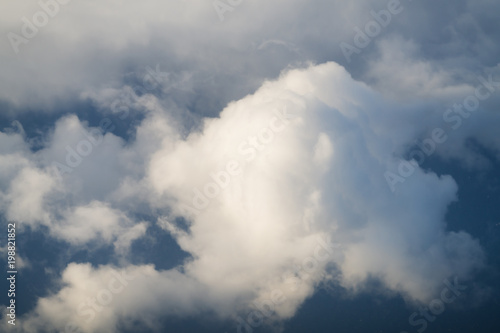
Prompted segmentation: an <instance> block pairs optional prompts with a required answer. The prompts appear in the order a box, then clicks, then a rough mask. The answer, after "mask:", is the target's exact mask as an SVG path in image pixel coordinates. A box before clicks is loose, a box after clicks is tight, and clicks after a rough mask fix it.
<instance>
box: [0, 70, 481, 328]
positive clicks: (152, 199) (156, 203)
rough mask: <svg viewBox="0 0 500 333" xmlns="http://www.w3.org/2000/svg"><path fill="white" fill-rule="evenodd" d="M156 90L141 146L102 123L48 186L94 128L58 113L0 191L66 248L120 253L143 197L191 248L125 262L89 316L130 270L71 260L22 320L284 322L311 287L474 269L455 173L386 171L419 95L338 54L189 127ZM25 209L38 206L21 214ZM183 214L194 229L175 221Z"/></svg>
mask: <svg viewBox="0 0 500 333" xmlns="http://www.w3.org/2000/svg"><path fill="white" fill-rule="evenodd" d="M151 101H153V102H154V97H152V96H150V97H149V99H143V103H145V104H148V103H149V104H150V107H149V108H148V111H147V112H146V114H147V116H146V118H145V119H144V120H143V122H142V123H141V125H140V126H139V127H138V129H137V135H136V137H135V141H134V142H131V143H129V144H127V145H126V146H125V145H124V144H123V143H122V142H121V141H120V139H119V138H117V137H115V136H114V135H112V134H110V133H108V134H106V135H105V136H104V137H102V138H101V139H102V143H100V145H99V146H96V147H94V148H93V149H95V150H94V151H93V152H92V154H89V155H88V156H87V157H85V160H84V161H82V162H81V163H87V166H86V167H84V168H81V169H82V170H81V172H80V170H79V168H80V167H74V168H73V169H74V171H73V172H71V173H67V174H64V175H63V177H62V180H60V181H61V182H62V183H59V185H57V186H59V187H56V185H53V184H56V182H57V181H58V180H57V177H56V175H54V173H53V172H52V173H51V172H49V171H48V170H50V166H52V165H53V164H51V162H50V161H54V160H57V161H63V160H64V155H65V154H67V150H65V147H66V145H69V146H75V147H76V146H78V143H79V142H80V141H81V140H84V139H85V135H84V134H81V133H79V132H81V131H82V130H84V131H90V130H91V129H90V128H88V127H86V126H85V124H81V123H80V121H79V120H78V119H77V118H76V117H70V118H64V119H62V120H60V121H59V122H58V123H57V125H56V128H55V130H54V134H53V135H52V137H51V141H50V142H48V143H47V147H46V148H45V149H42V150H41V151H39V152H37V153H36V157H32V159H36V158H38V160H40V161H42V160H43V161H45V162H43V163H45V164H43V163H42V162H40V163H42V165H45V167H44V168H43V169H42V168H41V169H36V168H35V169H34V168H33V167H29V166H26V167H25V168H24V169H22V171H20V173H19V174H18V175H22V174H23V173H24V174H25V176H24V177H23V178H22V179H23V182H24V183H25V184H24V183H23V184H24V185H23V186H21V185H22V183H21V182H17V183H16V184H13V185H11V186H10V187H9V186H8V187H6V189H5V190H4V191H5V194H4V195H5V196H6V197H7V198H17V199H16V200H15V204H14V201H9V202H11V203H10V204H7V205H6V207H5V209H7V211H8V212H13V213H11V214H14V213H15V214H17V215H15V216H16V218H18V219H19V222H21V223H22V222H27V223H34V222H33V221H35V220H37V221H39V220H40V221H42V222H40V223H43V224H45V225H48V226H49V227H50V228H53V229H52V230H53V232H52V233H53V235H54V236H55V237H59V238H62V239H65V240H67V241H68V242H71V243H72V244H74V245H79V244H80V245H81V244H84V243H85V242H87V241H89V240H92V239H100V240H101V241H103V242H108V243H109V242H114V244H115V247H116V249H117V252H118V253H126V251H125V250H123V249H126V248H128V246H130V244H131V242H132V241H133V239H136V238H137V237H141V236H142V235H143V234H144V232H145V228H146V226H145V224H138V222H140V221H137V222H135V221H132V219H131V218H129V217H127V216H131V215H133V213H134V212H136V211H135V209H139V210H140V209H144V207H150V208H153V209H154V210H155V211H156V212H160V216H158V220H157V221H155V222H157V223H158V224H159V225H160V226H161V227H162V228H163V229H164V230H166V231H167V232H170V233H171V234H172V235H173V236H174V238H175V239H176V240H177V242H178V244H179V246H180V247H181V248H182V249H183V250H184V251H186V252H188V253H189V254H190V255H191V258H190V259H189V260H187V261H186V262H184V264H183V265H182V267H178V268H174V269H171V270H163V271H160V270H156V269H155V268H154V267H153V266H132V265H128V269H130V270H132V271H134V272H136V273H137V274H139V275H141V278H140V282H138V281H135V280H134V281H131V282H130V283H129V284H130V286H129V287H128V288H125V289H124V291H123V292H121V293H117V294H116V295H114V296H113V303H112V304H111V305H109V306H106V307H104V310H102V311H95V312H96V313H95V318H93V319H92V320H87V319H88V318H87V317H86V316H85V315H81V313H80V314H78V307H79V306H81V304H82V302H84V303H83V304H86V303H85V302H87V301H88V300H85V298H86V297H92V295H97V294H99V292H100V290H102V289H103V288H104V289H106V288H107V287H106V285H107V283H109V281H108V280H106V278H105V276H106V275H109V274H111V273H110V272H111V271H116V270H121V269H125V268H113V267H111V266H101V267H98V268H91V267H90V266H88V265H84V264H78V265H77V264H70V265H69V266H68V267H67V268H66V270H65V272H64V274H63V277H62V285H61V290H60V291H59V292H58V293H57V294H54V295H52V296H48V297H45V298H41V299H40V300H39V302H38V304H37V307H36V308H35V309H34V310H33V312H32V313H30V314H28V315H26V316H25V318H24V319H23V321H24V322H25V324H23V325H24V326H22V330H25V331H34V330H35V327H55V328H57V329H63V328H64V326H65V325H66V324H67V323H69V322H75V323H76V324H77V325H78V326H79V327H80V328H81V329H82V330H84V331H85V332H94V331H113V330H116V329H117V326H116V325H118V324H120V323H121V324H125V325H127V324H130V323H131V322H133V320H134V319H137V320H140V319H141V318H142V319H144V317H143V316H144V314H145V313H148V314H149V315H148V317H147V320H146V319H144V320H145V321H147V322H148V323H149V324H151V323H154V320H153V319H154V318H156V315H158V316H159V315H165V314H167V315H190V314H199V313H203V312H204V311H206V309H211V311H213V312H214V313H216V314H217V315H219V316H222V317H224V318H227V317H232V316H234V315H236V314H243V315H244V316H246V314H247V313H248V311H249V309H251V308H252V306H257V308H258V307H259V306H260V307H261V308H262V306H263V304H264V305H266V304H267V306H268V308H269V306H272V309H273V310H274V311H275V312H276V317H274V318H275V319H284V318H289V317H291V316H293V314H294V313H295V312H296V311H297V309H298V307H299V306H300V305H301V304H302V303H303V302H304V300H306V299H307V298H308V297H310V296H311V295H312V294H313V292H314V290H315V287H316V286H317V285H318V284H319V283H321V282H328V283H336V284H340V285H341V286H343V287H345V288H347V289H349V290H353V291H355V290H357V289H359V288H363V287H364V282H365V281H366V279H367V278H368V277H377V278H379V279H380V280H381V281H382V282H383V284H384V285H385V286H386V287H387V288H388V289H389V290H392V291H395V292H398V293H400V294H402V295H403V296H405V297H407V298H408V299H409V300H416V301H427V300H429V298H430V297H432V295H434V293H435V292H436V290H437V289H438V288H439V287H440V285H441V283H442V281H443V279H445V278H447V277H449V276H450V275H460V276H463V277H469V276H470V274H472V272H473V271H474V270H475V269H476V268H479V267H481V266H482V262H483V252H482V249H481V246H480V244H479V243H478V241H477V240H475V239H473V238H472V237H471V236H470V235H469V234H467V233H465V232H457V233H455V232H447V231H446V224H445V221H444V217H445V213H446V209H447V206H448V205H449V204H450V203H451V202H452V201H454V200H456V192H457V185H456V183H455V182H454V180H453V179H452V178H451V177H449V176H442V177H438V176H437V175H435V174H434V173H429V172H426V171H424V170H422V169H420V168H418V167H416V171H415V172H414V174H413V175H412V176H411V177H409V178H407V179H406V181H405V182H404V183H402V184H399V187H398V190H397V192H396V193H393V192H392V191H391V189H390V187H389V186H388V184H387V181H386V179H385V177H384V172H385V171H387V170H390V169H394V168H397V164H398V163H399V160H398V158H396V157H397V156H396V155H397V154H398V152H402V151H404V149H405V147H407V146H408V144H410V143H411V142H412V140H414V139H415V137H416V136H418V135H419V134H420V133H421V132H423V131H425V130H426V128H425V126H426V125H427V124H426V123H423V124H422V126H421V127H419V126H415V124H414V122H413V119H414V118H415V117H417V116H418V114H419V112H421V104H419V103H418V102H415V103H413V104H411V105H403V104H399V103H396V102H394V101H390V100H386V99H385V98H384V97H382V95H380V94H379V93H377V92H376V91H374V90H373V89H371V88H370V87H368V86H367V85H365V84H363V83H361V82H357V81H355V80H353V79H352V78H351V77H350V75H349V74H348V73H347V72H346V70H345V69H344V68H342V67H341V66H339V65H338V64H336V63H326V64H322V65H317V66H311V67H308V68H306V69H300V70H293V71H290V72H287V73H285V74H283V75H282V76H281V77H280V79H278V80H276V81H272V82H266V83H264V84H263V85H262V87H261V88H259V89H258V90H257V91H256V92H255V93H254V94H252V95H249V96H247V97H245V98H243V99H241V100H238V101H235V102H232V103H230V104H229V105H228V106H227V107H226V108H225V109H224V110H223V111H222V112H221V113H220V116H219V117H218V118H206V119H205V120H204V121H203V125H202V127H201V129H200V130H199V131H194V132H192V133H191V134H189V135H188V136H187V137H185V136H184V135H183V134H182V133H179V131H178V130H176V127H175V124H176V122H175V121H173V119H172V117H171V115H169V112H168V110H165V109H163V108H162V107H161V106H160V105H159V104H157V103H152V104H151ZM479 117H481V118H482V117H487V115H482V116H481V115H480V116H479ZM80 135H81V136H80ZM79 140H80V141H79ZM87 140H90V139H88V137H87ZM14 141H15V140H13V142H14ZM13 144H14V143H13ZM74 149H75V150H76V149H77V148H74ZM6 151H9V150H6ZM6 154H7V153H6ZM103 155H106V158H108V159H110V160H107V162H104V161H105V160H106V159H105V158H104V157H103ZM2 156H3V155H2ZM6 156H11V157H12V159H13V161H15V158H16V157H15V155H6ZM48 157H50V158H49V159H48ZM25 158H28V159H29V157H25ZM10 163H14V162H10ZM19 163H21V162H19ZM23 163H25V164H26V163H28V162H23ZM31 163H33V162H31ZM5 168H8V163H5ZM93 168H95V169H93ZM43 170H46V171H43ZM52 171H53V169H52ZM96 173H97V174H98V175H100V176H98V177H102V178H99V179H100V180H99V181H98V182H99V183H100V185H99V187H98V189H96V188H95V186H97V183H96V184H94V183H93V179H92V177H93V175H95V174H96ZM20 184H21V185H20ZM68 189H71V193H72V194H71V196H72V198H73V199H72V200H73V203H71V202H69V203H66V204H64V205H61V204H58V205H56V208H57V209H58V212H60V213H61V214H62V216H63V218H62V219H58V220H52V219H51V218H50V217H47V218H44V219H42V218H41V217H43V216H45V215H44V214H49V216H50V214H52V213H51V212H53V211H54V209H56V208H54V207H53V205H51V204H50V203H51V202H53V201H54V200H55V199H54V198H57V196H58V195H61V193H63V194H64V193H70V192H67V191H68ZM51 191H53V193H52V192H51ZM95 195H99V196H100V200H99V201H96V200H92V197H93V196H95ZM44 200H45V201H44ZM51 200H52V201H51ZM44 203H45V204H44ZM22 205H28V206H30V207H33V208H32V209H31V208H30V209H28V211H29V213H26V212H24V213H23V210H22V209H20V208H19V207H21V206H22ZM35 215H36V216H35ZM179 216H182V217H185V218H186V219H187V223H188V225H187V226H181V225H177V224H176V222H175V221H176V219H175V218H176V217H179ZM328 244H330V245H328ZM332 268H336V269H332ZM150 286H155V288H152V287H150ZM103 293H104V292H103ZM103 295H104V294H103ZM139 295H140V296H139ZM96 297H97V296H96ZM102 297H104V296H102ZM252 303H253V305H252ZM58 309H60V310H58ZM138 309H141V311H144V312H141V311H138ZM80 310H81V309H80ZM97 312H98V313H97ZM125 318H127V319H125ZM245 318H246V317H245ZM247 320H248V319H247Z"/></svg>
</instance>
